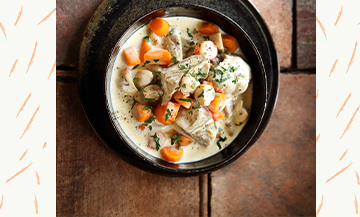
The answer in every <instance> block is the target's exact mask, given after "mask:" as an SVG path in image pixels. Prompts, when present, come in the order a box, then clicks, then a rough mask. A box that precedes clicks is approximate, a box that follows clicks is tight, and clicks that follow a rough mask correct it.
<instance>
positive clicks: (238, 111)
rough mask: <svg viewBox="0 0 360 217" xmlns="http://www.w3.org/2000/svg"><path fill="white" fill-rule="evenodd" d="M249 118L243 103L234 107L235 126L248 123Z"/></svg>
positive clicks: (238, 103)
mask: <svg viewBox="0 0 360 217" xmlns="http://www.w3.org/2000/svg"><path fill="white" fill-rule="evenodd" d="M247 118H248V112H247V111H246V109H245V108H244V107H243V101H242V100H239V101H238V102H237V103H236V104H235V106H234V119H233V120H234V122H235V124H240V123H242V122H244V121H246V120H247Z"/></svg>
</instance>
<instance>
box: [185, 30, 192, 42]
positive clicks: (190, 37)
mask: <svg viewBox="0 0 360 217" xmlns="http://www.w3.org/2000/svg"><path fill="white" fill-rule="evenodd" d="M186 29H187V34H188V36H189V37H190V38H193V36H192V35H191V34H190V32H189V31H190V30H189V28H186ZM190 45H191V44H190Z"/></svg>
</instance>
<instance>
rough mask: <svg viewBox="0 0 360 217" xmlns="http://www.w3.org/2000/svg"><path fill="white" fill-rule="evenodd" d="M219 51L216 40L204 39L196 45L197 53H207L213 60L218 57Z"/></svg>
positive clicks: (195, 51)
mask: <svg viewBox="0 0 360 217" xmlns="http://www.w3.org/2000/svg"><path fill="white" fill-rule="evenodd" d="M217 53H218V50H217V48H216V47H215V44H214V42H212V41H202V42H200V43H199V44H197V45H195V50H194V54H195V55H202V54H205V56H206V58H208V59H210V60H212V59H214V58H215V57H216V55H217Z"/></svg>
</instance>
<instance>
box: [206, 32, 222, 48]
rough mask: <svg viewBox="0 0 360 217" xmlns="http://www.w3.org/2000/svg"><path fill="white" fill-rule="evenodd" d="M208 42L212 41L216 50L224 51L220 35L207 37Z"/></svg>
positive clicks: (218, 33)
mask: <svg viewBox="0 0 360 217" xmlns="http://www.w3.org/2000/svg"><path fill="white" fill-rule="evenodd" d="M209 40H210V41H213V42H214V44H215V46H216V47H217V49H218V50H224V45H223V42H222V38H221V33H220V32H217V33H214V34H212V35H209Z"/></svg>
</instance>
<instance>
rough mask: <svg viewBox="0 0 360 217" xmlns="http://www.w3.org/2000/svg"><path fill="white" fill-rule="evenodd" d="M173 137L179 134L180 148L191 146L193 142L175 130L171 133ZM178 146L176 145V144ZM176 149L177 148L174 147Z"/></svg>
mask: <svg viewBox="0 0 360 217" xmlns="http://www.w3.org/2000/svg"><path fill="white" fill-rule="evenodd" d="M172 134H173V135H177V134H180V135H182V137H181V139H180V141H179V143H180V146H188V145H189V144H191V143H192V142H194V141H193V140H192V139H190V138H189V137H187V136H184V135H183V134H181V133H178V132H177V131H176V130H173V132H172ZM177 145H178V144H177ZM176 147H177V146H176Z"/></svg>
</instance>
